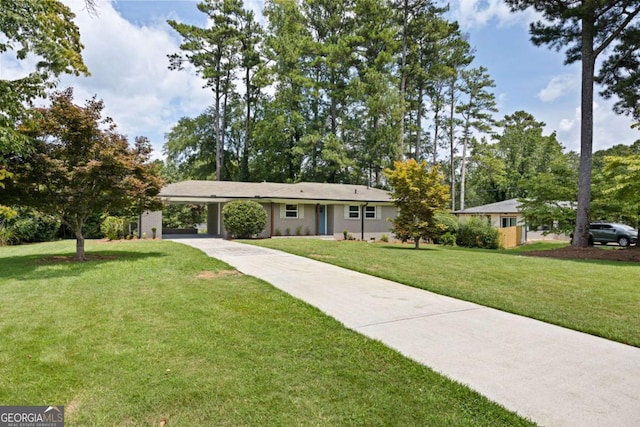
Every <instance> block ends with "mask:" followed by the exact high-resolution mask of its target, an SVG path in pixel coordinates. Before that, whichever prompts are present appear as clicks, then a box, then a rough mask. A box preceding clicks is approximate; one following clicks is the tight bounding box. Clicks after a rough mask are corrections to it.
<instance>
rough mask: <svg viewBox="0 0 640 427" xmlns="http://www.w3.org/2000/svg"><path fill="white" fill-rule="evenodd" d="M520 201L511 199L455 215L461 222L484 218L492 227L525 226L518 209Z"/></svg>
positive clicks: (469, 209) (458, 212)
mask: <svg viewBox="0 0 640 427" xmlns="http://www.w3.org/2000/svg"><path fill="white" fill-rule="evenodd" d="M519 206H520V203H519V202H518V199H509V200H505V201H503V202H496V203H489V204H488V205H482V206H476V207H473V208H468V209H464V210H461V211H455V212H454V214H455V215H456V216H457V217H458V218H459V219H460V220H461V221H465V220H467V219H469V218H483V219H485V220H486V221H487V222H488V223H489V224H491V226H492V227H495V228H505V227H515V226H517V225H524V217H523V216H522V213H521V212H520V210H519V209H518V208H519Z"/></svg>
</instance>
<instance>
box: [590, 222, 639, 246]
mask: <svg viewBox="0 0 640 427" xmlns="http://www.w3.org/2000/svg"><path fill="white" fill-rule="evenodd" d="M637 241H638V230H636V229H635V228H633V227H629V226H628V225H625V224H616V223H611V222H592V223H591V224H589V243H600V244H602V245H606V244H607V243H610V242H615V243H618V244H619V245H620V246H622V247H627V246H629V245H630V244H634V243H636V242H637Z"/></svg>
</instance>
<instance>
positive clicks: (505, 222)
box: [500, 216, 518, 228]
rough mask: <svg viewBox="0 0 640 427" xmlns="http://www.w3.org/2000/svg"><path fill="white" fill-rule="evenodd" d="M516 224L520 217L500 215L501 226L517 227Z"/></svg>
mask: <svg viewBox="0 0 640 427" xmlns="http://www.w3.org/2000/svg"><path fill="white" fill-rule="evenodd" d="M516 225H518V218H516V217H515V216H503V217H500V226H501V227H502V228H506V227H515V226H516Z"/></svg>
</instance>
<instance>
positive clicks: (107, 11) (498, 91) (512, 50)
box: [0, 0, 640, 157]
mask: <svg viewBox="0 0 640 427" xmlns="http://www.w3.org/2000/svg"><path fill="white" fill-rule="evenodd" d="M62 1H63V3H65V4H67V5H69V6H70V7H71V8H72V10H74V12H75V13H76V15H77V18H76V23H77V25H78V26H79V28H80V33H81V37H82V40H83V43H84V45H85V50H84V53H83V55H84V58H85V62H86V63H87V65H88V67H89V70H90V71H91V73H92V75H91V77H70V76H65V77H63V78H62V79H61V82H60V87H67V86H73V87H74V88H75V94H76V101H77V102H82V101H83V100H84V99H87V98H90V97H92V96H93V95H97V96H98V98H101V99H103V100H104V101H105V105H106V114H108V115H109V116H111V117H112V118H113V119H114V120H115V121H116V123H117V124H118V125H119V128H120V131H121V132H122V133H124V134H126V135H128V136H129V138H130V140H133V138H134V137H135V136H138V135H144V136H147V137H149V138H150V140H151V141H152V143H153V145H154V147H155V149H156V152H155V156H156V157H161V156H162V153H161V147H162V144H163V142H164V134H165V133H166V132H168V131H169V130H170V129H171V127H172V126H173V125H174V124H175V123H176V122H177V121H178V119H180V118H181V117H184V116H188V117H193V116H196V115H197V114H199V113H201V112H202V111H203V110H204V109H205V108H206V107H207V106H208V105H210V104H211V102H212V98H211V92H210V91H209V90H208V89H203V88H202V81H201V80H200V79H199V78H198V77H197V76H196V75H195V72H193V70H191V71H182V72H178V71H170V70H168V68H167V65H168V61H167V57H166V55H167V54H170V53H174V52H178V51H179V47H178V46H179V43H180V39H179V37H178V35H177V34H176V33H175V32H174V31H173V30H172V29H171V28H170V27H169V26H168V25H167V24H166V20H167V19H176V20H178V21H183V22H189V23H193V24H199V25H204V24H205V23H206V20H205V16H204V15H203V14H202V13H200V12H199V11H198V10H197V8H196V4H197V2H196V1H195V0H182V1H171V0H118V1H116V0H113V1H110V0H97V3H98V15H97V16H94V15H91V14H89V13H88V12H87V11H86V10H85V7H84V0H62ZM450 5H451V11H450V15H449V17H450V19H452V20H457V21H458V22H459V23H460V25H461V28H462V30H463V31H464V32H466V33H468V34H469V37H470V43H471V44H472V45H473V46H474V48H475V50H476V52H475V55H476V60H475V62H474V64H473V65H474V66H481V65H482V66H484V67H486V68H487V69H488V70H489V74H490V75H491V76H492V78H493V79H494V80H495V82H496V88H495V89H494V93H495V95H496V98H497V100H498V107H499V113H498V115H497V116H498V118H502V117H504V115H506V114H512V113H514V112H515V111H517V110H524V111H527V112H529V113H532V114H533V115H534V116H535V117H536V119H538V120H540V121H543V122H545V123H546V124H547V126H546V129H545V130H546V132H547V133H550V132H552V131H556V132H557V134H558V139H559V141H560V142H561V143H562V144H563V145H564V146H565V147H567V148H568V149H572V150H576V151H578V150H579V126H580V121H579V111H580V110H579V105H580V99H579V91H580V77H579V76H580V69H579V65H577V64H574V65H572V66H565V65H564V64H563V62H564V55H563V54H562V53H557V52H555V51H552V50H549V49H547V48H545V47H535V46H533V44H532V43H531V42H530V41H529V34H528V23H529V22H530V21H531V20H532V19H535V15H534V14H533V13H528V12H525V13H519V14H512V13H510V12H509V11H508V8H507V7H506V6H505V5H504V3H503V2H502V0H452V1H451V2H450ZM245 6H246V7H252V8H253V9H254V10H256V12H257V14H258V15H259V14H260V10H261V8H262V1H261V0H251V1H246V0H245ZM29 66H30V64H25V63H22V64H21V63H17V62H15V61H11V60H10V59H6V58H0V76H1V77H2V78H12V77H14V78H15V77H17V76H20V75H23V74H24V72H25V70H28V69H29V68H28V67H29ZM596 90H597V88H596ZM612 104H613V102H612V101H605V100H603V99H601V98H599V97H597V98H596V101H595V109H594V115H595V119H594V120H595V125H594V148H595V149H596V150H597V149H602V148H608V147H610V146H612V145H616V144H631V143H632V142H634V141H635V140H636V139H639V138H640V133H639V132H638V130H633V129H630V125H631V124H632V120H631V119H629V118H627V117H624V116H618V115H615V114H614V113H613V112H612V110H611V106H612Z"/></svg>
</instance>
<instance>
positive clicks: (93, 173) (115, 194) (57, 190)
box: [6, 89, 162, 261]
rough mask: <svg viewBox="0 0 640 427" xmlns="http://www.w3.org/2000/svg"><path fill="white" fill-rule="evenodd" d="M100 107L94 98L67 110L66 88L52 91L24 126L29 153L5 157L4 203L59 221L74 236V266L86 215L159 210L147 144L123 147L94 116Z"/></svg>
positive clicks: (124, 141)
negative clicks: (29, 142) (29, 141)
mask: <svg viewBox="0 0 640 427" xmlns="http://www.w3.org/2000/svg"><path fill="white" fill-rule="evenodd" d="M103 108H104V105H103V103H102V101H98V100H96V99H95V98H94V99H91V100H89V101H87V102H86V104H85V106H84V107H80V106H77V105H75V104H74V103H73V91H72V90H71V89H67V90H65V91H62V92H57V93H54V95H53V96H52V97H51V106H50V107H49V108H45V109H40V110H39V111H38V115H39V118H38V119H37V120H34V121H33V122H30V123H29V125H28V126H26V125H25V126H24V129H23V130H24V132H25V133H27V134H28V135H29V136H30V137H32V138H34V139H35V141H36V142H35V144H34V150H33V152H32V153H31V154H30V155H28V156H23V155H12V156H9V157H7V158H6V160H7V165H8V169H9V170H10V171H11V172H12V173H13V174H14V177H13V178H12V180H11V181H10V182H9V183H7V186H6V191H7V194H8V195H9V198H10V200H11V201H12V202H14V204H15V205H21V206H31V207H33V208H35V209H38V210H39V211H41V212H43V213H48V214H52V215H56V216H57V217H59V218H60V219H61V220H62V222H63V223H64V224H66V225H67V226H68V227H69V228H70V229H71V230H72V231H73V233H74V235H75V238H76V259H77V260H79V261H83V260H85V259H86V256H85V251H84V239H85V238H84V234H83V226H84V225H85V223H86V222H87V220H88V219H89V218H91V217H92V216H95V215H96V214H100V213H104V212H116V211H118V212H120V211H122V212H128V213H129V214H139V213H141V212H142V211H143V210H147V209H157V208H159V200H158V199H157V198H156V196H157V195H158V193H159V192H160V188H161V187H162V180H161V179H160V178H159V176H158V171H157V169H156V168H155V166H154V165H153V164H151V163H150V162H149V160H150V153H151V146H150V144H149V141H148V140H147V139H146V138H142V137H139V138H136V142H135V144H134V146H133V147H130V146H129V143H128V141H127V139H126V138H125V137H124V136H122V135H120V134H118V133H116V132H115V125H114V124H113V122H112V121H111V120H110V119H108V118H106V119H103V118H102V110H103ZM105 128H106V129H105Z"/></svg>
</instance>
